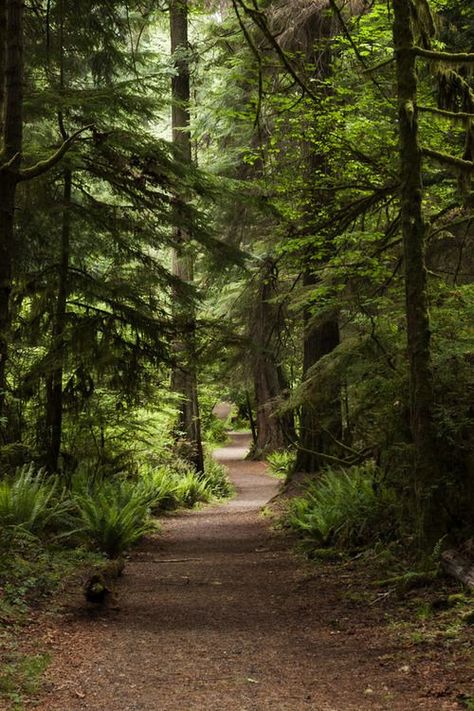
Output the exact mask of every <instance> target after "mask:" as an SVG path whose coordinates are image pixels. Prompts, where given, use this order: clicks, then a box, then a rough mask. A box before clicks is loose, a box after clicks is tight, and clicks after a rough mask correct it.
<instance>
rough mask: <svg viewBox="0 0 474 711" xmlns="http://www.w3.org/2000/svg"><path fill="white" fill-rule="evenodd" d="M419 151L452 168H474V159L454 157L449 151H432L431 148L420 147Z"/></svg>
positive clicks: (466, 169)
mask: <svg viewBox="0 0 474 711" xmlns="http://www.w3.org/2000/svg"><path fill="white" fill-rule="evenodd" d="M421 152H422V154H423V155H424V156H427V157H428V158H433V159H434V160H437V161H438V162H439V163H443V164H444V165H450V166H452V167H453V168H460V169H461V170H465V171H471V170H474V161H472V160H464V159H463V158H456V157H455V156H452V155H450V154H449V153H441V152H440V151H432V150H431V148H422V149H421Z"/></svg>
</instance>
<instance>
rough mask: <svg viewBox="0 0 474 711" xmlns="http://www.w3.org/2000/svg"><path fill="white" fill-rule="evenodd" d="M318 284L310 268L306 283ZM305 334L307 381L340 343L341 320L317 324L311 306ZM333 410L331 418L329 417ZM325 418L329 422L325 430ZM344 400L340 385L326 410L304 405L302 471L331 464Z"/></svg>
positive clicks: (307, 310) (297, 466) (299, 459)
mask: <svg viewBox="0 0 474 711" xmlns="http://www.w3.org/2000/svg"><path fill="white" fill-rule="evenodd" d="M316 283H317V279H316V277H315V276H314V275H313V274H311V273H310V272H309V271H307V272H305V274H304V275H303V284H304V286H307V287H311V286H314V285H315V284H316ZM303 318H304V335H303V381H304V380H305V379H306V378H307V377H308V374H309V371H310V369H311V368H312V367H313V366H314V365H316V363H318V361H319V360H320V359H321V358H322V357H323V356H325V355H328V354H329V353H331V352H332V351H333V350H334V349H335V348H336V347H337V346H338V345H339V323H338V319H337V317H336V316H332V317H331V316H329V317H328V318H327V319H326V320H325V321H324V322H323V323H322V324H318V325H316V326H315V325H314V324H313V323H312V320H313V316H312V313H311V309H310V308H309V307H307V308H305V310H304V316H303ZM328 411H329V417H328V414H327V413H328ZM322 420H324V422H325V423H326V428H325V430H324V429H323V427H322ZM341 430H342V421H341V403H340V395H339V385H338V384H337V383H335V385H334V388H333V389H331V392H330V393H328V394H327V403H326V407H325V408H324V412H323V411H322V410H321V408H320V407H316V406H315V405H314V404H313V403H312V402H311V401H309V400H308V401H306V402H304V403H303V405H302V406H301V412H300V432H299V438H298V445H299V446H298V452H297V457H296V463H295V470H296V471H298V472H307V473H315V472H318V471H319V470H320V469H321V467H322V466H324V465H325V464H327V463H328V460H327V458H325V457H324V455H325V454H329V453H332V452H334V439H338V438H339V437H340V436H341Z"/></svg>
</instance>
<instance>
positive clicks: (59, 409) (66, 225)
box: [46, 170, 72, 472]
mask: <svg viewBox="0 0 474 711" xmlns="http://www.w3.org/2000/svg"><path fill="white" fill-rule="evenodd" d="M71 191H72V174H71V171H70V170H65V171H64V192H63V219H62V230H61V252H60V261H59V268H58V292H57V298H56V313H55V315H54V322H53V330H52V349H51V350H52V354H53V359H54V363H55V367H54V370H53V372H52V373H51V376H50V378H49V380H48V383H47V388H46V393H47V403H46V421H47V425H48V451H47V466H48V469H49V471H51V472H54V471H57V469H58V459H59V453H60V450H61V436H62V420H63V362H64V329H65V326H66V307H67V295H68V271H69V248H70V240H71Z"/></svg>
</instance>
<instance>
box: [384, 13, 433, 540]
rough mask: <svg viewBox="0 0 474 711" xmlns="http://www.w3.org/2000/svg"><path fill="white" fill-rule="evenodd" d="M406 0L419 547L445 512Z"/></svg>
mask: <svg viewBox="0 0 474 711" xmlns="http://www.w3.org/2000/svg"><path fill="white" fill-rule="evenodd" d="M411 7H412V6H411V2H410V0H393V11H394V23H393V37H394V46H395V59H396V72H397V87H398V118H399V140H400V147H399V151H400V178H401V223H402V236H403V249H404V262H405V304H406V321H407V354H408V360H409V375H410V424H411V434H412V438H413V444H414V462H413V496H414V501H415V504H416V508H417V515H418V519H419V524H420V537H421V539H422V541H421V542H422V543H423V545H428V546H430V545H431V544H433V543H434V542H436V540H438V538H439V536H440V535H442V532H443V528H444V524H443V520H444V513H443V507H442V503H441V497H440V488H439V487H440V472H439V468H438V463H437V458H436V441H435V436H434V427H433V416H432V413H433V383H432V368H431V348H430V336H431V333H430V322H429V313H428V296H427V277H426V266H425V239H426V226H425V223H424V220H423V212H422V199H423V185H422V177H421V175H422V173H421V170H422V154H421V149H420V145H419V142H418V117H417V73H416V58H415V54H414V52H413V47H414V46H415V38H414V32H413V18H412V15H411Z"/></svg>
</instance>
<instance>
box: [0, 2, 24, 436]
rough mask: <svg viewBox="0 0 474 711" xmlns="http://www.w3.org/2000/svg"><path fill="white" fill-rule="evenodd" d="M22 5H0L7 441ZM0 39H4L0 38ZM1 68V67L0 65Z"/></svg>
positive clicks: (0, 228) (0, 386)
mask: <svg viewBox="0 0 474 711" xmlns="http://www.w3.org/2000/svg"><path fill="white" fill-rule="evenodd" d="M22 20H23V1H22V0H7V1H6V2H2V3H1V4H0V33H1V32H2V29H3V27H4V28H5V30H6V31H5V32H4V41H5V51H4V53H3V52H0V55H1V56H2V59H3V57H4V58H5V61H4V68H5V71H4V76H1V77H0V80H1V81H2V82H3V81H4V92H2V94H3V111H4V113H3V135H2V139H3V140H2V153H1V158H0V166H1V167H0V428H1V430H2V432H3V436H4V437H5V432H6V427H5V424H4V417H5V396H6V387H7V383H6V365H7V361H8V343H9V331H10V325H11V323H10V322H11V312H10V294H11V289H12V261H13V241H14V213H15V196H16V187H17V183H18V171H19V169H20V161H21V149H22V129H23V87H22V82H23V26H22ZM0 38H1V37H0ZM0 68H1V65H0Z"/></svg>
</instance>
